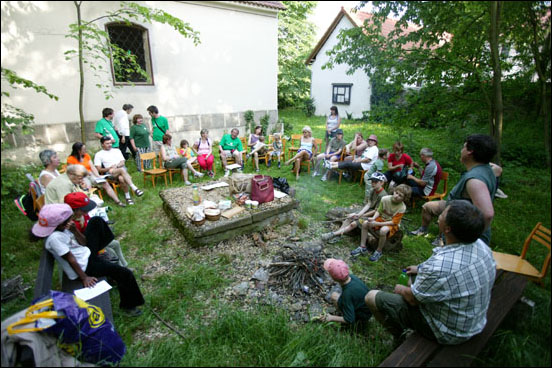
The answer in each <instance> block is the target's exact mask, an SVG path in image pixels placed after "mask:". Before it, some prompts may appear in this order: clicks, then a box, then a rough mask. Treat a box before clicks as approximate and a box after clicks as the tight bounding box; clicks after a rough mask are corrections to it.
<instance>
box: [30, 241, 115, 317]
mask: <svg viewBox="0 0 552 368" xmlns="http://www.w3.org/2000/svg"><path fill="white" fill-rule="evenodd" d="M54 263H55V258H54V256H53V255H52V254H51V253H50V252H49V251H47V250H46V248H42V254H41V255H40V264H39V266H38V274H37V276H36V281H35V288H34V299H37V298H40V297H41V296H43V295H46V294H48V293H49V292H50V289H51V287H52V275H53V273H54ZM100 279H101V280H104V279H105V277H102V278H100ZM82 287H83V286H82V282H81V281H80V280H79V279H76V280H70V279H69V278H68V277H67V275H66V274H65V272H63V278H62V281H61V291H64V292H66V293H72V292H73V290H75V289H81V288H82ZM87 303H89V304H92V305H95V306H97V307H100V308H101V309H102V311H103V313H104V315H105V317H106V318H107V319H108V320H109V321H111V323H113V311H112V309H111V298H110V297H109V292H106V293H103V294H101V295H98V296H97V297H95V298H92V299H90V300H89V301H88V302H87Z"/></svg>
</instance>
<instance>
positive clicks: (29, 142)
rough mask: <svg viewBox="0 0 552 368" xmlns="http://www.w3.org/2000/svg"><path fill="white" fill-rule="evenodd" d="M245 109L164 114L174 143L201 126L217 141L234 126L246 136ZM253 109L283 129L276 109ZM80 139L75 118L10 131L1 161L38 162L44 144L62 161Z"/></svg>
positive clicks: (90, 141) (89, 140)
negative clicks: (25, 131) (24, 131)
mask: <svg viewBox="0 0 552 368" xmlns="http://www.w3.org/2000/svg"><path fill="white" fill-rule="evenodd" d="M244 113H245V112H236V113H226V114H203V115H176V116H167V119H168V120H169V128H170V129H169V131H170V132H171V134H172V136H173V144H175V145H178V144H179V142H180V140H182V139H187V140H188V141H189V142H190V143H191V142H192V141H194V140H196V139H198V138H199V136H200V135H199V132H200V131H201V129H204V128H206V129H208V130H209V137H210V138H211V139H213V141H220V139H221V137H222V135H223V134H225V133H229V132H230V130H231V129H232V128H234V127H236V128H238V129H239V130H240V136H245V134H246V126H245V125H246V122H245V119H244ZM254 113H255V122H257V123H258V122H259V121H260V118H261V117H262V116H264V115H265V114H268V115H269V116H270V124H269V132H272V131H280V132H281V131H282V129H283V127H281V126H280V125H279V124H276V123H277V121H278V111H277V110H263V111H255V112H254ZM131 115H132V114H131ZM145 120H146V121H147V124H151V123H150V122H149V117H148V119H145ZM95 126H96V121H87V122H86V133H85V135H86V145H87V147H88V151H89V152H94V151H97V150H98V149H99V148H100V142H99V140H98V139H97V138H96V137H95V136H94V128H95ZM80 140H81V131H80V123H78V122H71V123H61V124H46V125H35V127H34V133H33V134H29V135H24V134H21V133H19V134H11V135H9V136H7V137H6V138H5V142H6V143H7V144H9V145H10V148H9V149H5V150H2V164H7V165H9V164H14V163H17V164H26V163H31V162H35V163H40V160H39V159H38V154H39V153H40V151H42V150H44V149H46V148H49V149H52V150H54V151H56V152H58V155H59V157H60V159H61V162H62V163H63V162H65V161H66V160H67V156H68V155H69V154H70V153H71V146H72V145H73V143H75V142H77V141H80Z"/></svg>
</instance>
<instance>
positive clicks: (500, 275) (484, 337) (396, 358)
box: [379, 270, 527, 367]
mask: <svg viewBox="0 0 552 368" xmlns="http://www.w3.org/2000/svg"><path fill="white" fill-rule="evenodd" d="M526 285H527V279H526V278H525V277H523V276H521V275H518V274H515V273H511V272H505V271H501V270H499V271H497V275H496V281H495V285H494V287H493V290H492V294H491V302H490V305H489V310H488V311H487V325H486V326H485V328H484V329H483V331H482V332H481V333H479V334H477V335H475V336H474V337H472V338H471V339H470V340H468V341H466V342H464V343H462V344H459V345H441V344H439V343H437V342H436V341H431V340H428V339H426V338H424V337H422V336H421V335H419V334H418V333H416V332H414V333H413V334H412V335H410V336H409V337H408V338H407V339H406V340H405V341H404V342H403V343H402V344H401V345H400V346H399V347H398V348H397V349H395V350H394V351H393V352H392V353H391V355H389V356H388V357H387V358H386V359H385V360H384V361H383V362H382V363H381V364H380V365H379V366H380V367H415V366H421V365H427V366H428V367H467V366H469V365H470V363H471V362H472V361H473V359H475V358H476V357H477V354H479V352H481V350H482V349H483V347H484V346H485V344H486V343H487V341H488V340H489V339H490V337H491V336H492V334H493V333H494V332H495V330H496V329H497V328H498V325H500V323H501V322H502V320H503V319H504V317H506V315H507V314H508V312H509V311H510V309H511V308H512V307H513V306H514V304H515V303H516V302H517V300H518V299H519V298H520V297H521V295H522V293H523V290H524V289H525V286H526Z"/></svg>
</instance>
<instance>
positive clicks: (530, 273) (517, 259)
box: [493, 222, 550, 286]
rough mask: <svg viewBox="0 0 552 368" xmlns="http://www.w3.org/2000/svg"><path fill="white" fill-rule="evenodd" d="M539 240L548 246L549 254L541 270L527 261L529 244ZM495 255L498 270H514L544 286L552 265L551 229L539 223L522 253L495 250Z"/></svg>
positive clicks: (524, 244)
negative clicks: (544, 280)
mask: <svg viewBox="0 0 552 368" xmlns="http://www.w3.org/2000/svg"><path fill="white" fill-rule="evenodd" d="M533 241H536V242H539V243H541V244H542V245H544V246H545V247H546V248H548V254H547V255H546V257H545V258H544V262H543V264H542V267H541V270H540V271H539V270H537V269H536V268H535V267H534V266H533V265H531V263H529V261H527V259H526V257H527V251H528V250H529V245H530V244H531V243H532V242H533ZM493 257H494V259H495V262H496V268H497V269H498V270H504V271H509V272H514V273H518V274H521V275H523V276H525V277H527V278H528V279H529V280H531V281H533V282H536V283H538V284H540V286H544V283H543V278H544V276H546V272H547V271H548V268H549V267H550V230H549V229H547V228H545V227H544V226H542V223H540V222H539V223H537V225H536V226H535V227H534V228H533V231H531V233H530V234H529V236H528V237H527V239H525V242H524V243H523V247H522V248H521V255H519V256H516V255H513V254H506V253H500V252H494V251H493Z"/></svg>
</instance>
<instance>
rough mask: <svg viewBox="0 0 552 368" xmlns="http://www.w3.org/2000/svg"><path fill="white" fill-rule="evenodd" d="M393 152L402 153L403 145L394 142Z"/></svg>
mask: <svg viewBox="0 0 552 368" xmlns="http://www.w3.org/2000/svg"><path fill="white" fill-rule="evenodd" d="M395 151H401V153H404V144H402V143H401V142H400V141H396V142H395V144H393V152H395Z"/></svg>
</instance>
